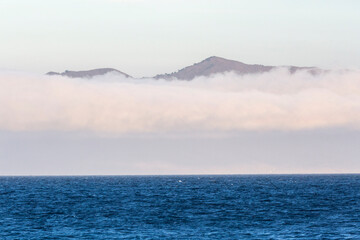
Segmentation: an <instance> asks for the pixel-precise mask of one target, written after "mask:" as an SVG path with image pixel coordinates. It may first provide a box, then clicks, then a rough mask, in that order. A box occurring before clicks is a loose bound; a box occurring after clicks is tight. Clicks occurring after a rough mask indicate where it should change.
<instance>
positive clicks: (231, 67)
mask: <svg viewBox="0 0 360 240" xmlns="http://www.w3.org/2000/svg"><path fill="white" fill-rule="evenodd" d="M285 67H287V68H288V69H289V72H290V73H294V72H296V71H298V70H308V71H310V73H312V74H317V73H318V71H319V69H317V68H314V67H295V66H285ZM274 68H277V67H276V66H264V65H258V64H253V65H250V64H245V63H242V62H238V61H234V60H228V59H225V58H221V57H215V56H213V57H209V58H207V59H205V60H203V61H201V62H199V63H195V64H193V65H192V66H188V67H185V68H183V69H181V70H179V71H177V72H173V73H170V74H160V75H156V76H155V77H154V78H155V79H173V78H176V79H179V80H192V79H194V78H195V77H199V76H210V75H212V74H216V73H223V72H230V71H232V72H235V73H237V74H240V75H244V74H256V73H264V72H268V71H271V70H273V69H274Z"/></svg>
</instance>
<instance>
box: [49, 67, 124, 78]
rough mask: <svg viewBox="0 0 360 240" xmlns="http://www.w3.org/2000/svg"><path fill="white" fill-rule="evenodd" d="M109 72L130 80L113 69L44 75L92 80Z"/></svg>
mask: <svg viewBox="0 0 360 240" xmlns="http://www.w3.org/2000/svg"><path fill="white" fill-rule="evenodd" d="M110 72H114V73H118V74H122V75H124V76H125V77H127V78H131V76H130V75H128V74H126V73H123V72H121V71H119V70H116V69H113V68H98V69H93V70H87V71H68V70H66V71H65V72H62V73H57V72H48V73H46V75H50V76H53V75H60V76H66V77H71V78H92V77H95V76H99V75H105V74H107V73H110Z"/></svg>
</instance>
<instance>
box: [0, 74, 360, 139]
mask: <svg viewBox="0 0 360 240" xmlns="http://www.w3.org/2000/svg"><path fill="white" fill-rule="evenodd" d="M327 127H347V128H354V129H359V128H360V72H359V71H329V72H327V73H323V74H320V75H316V76H313V75H311V74H308V73H307V72H305V71H304V72H298V73H296V74H293V75H291V74H289V73H288V71H287V70H286V69H278V70H276V71H272V72H269V73H264V74H259V75H245V76H238V75H236V74H234V73H226V74H218V75H215V76H211V77H199V78H196V79H194V80H193V81H166V80H154V79H124V78H122V77H121V76H118V75H112V74H108V75H106V76H102V77H97V78H93V79H71V78H66V77H59V76H43V75H34V74H25V73H14V72H1V73H0V130H7V131H39V130H40V131H42V130H55V131H93V132H100V133H116V134H125V133H126V134H128V133H148V132H150V133H151V132H192V131H205V132H206V131H238V130H239V131H241V130H303V129H314V128H327Z"/></svg>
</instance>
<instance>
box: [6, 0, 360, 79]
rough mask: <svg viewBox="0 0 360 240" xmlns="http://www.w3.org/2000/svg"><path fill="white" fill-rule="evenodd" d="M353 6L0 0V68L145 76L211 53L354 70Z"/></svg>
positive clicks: (353, 0) (359, 57) (350, 1)
mask: <svg viewBox="0 0 360 240" xmlns="http://www.w3.org/2000/svg"><path fill="white" fill-rule="evenodd" d="M359 8H360V2H359V1H357V0H344V1H339V0H329V1H326V2H325V1H320V0H304V1H287V0H273V1H267V0H251V1H235V0H222V1H219V0H197V1H190V0H185V1H184V0H182V1H180V0H167V1H165V0H151V1H144V0H61V1H58V0H53V1H44V0H32V1H28V0H1V1H0V29H1V38H0V43H1V44H0V52H1V55H0V68H1V69H5V70H19V71H28V72H37V73H44V72H48V71H60V72H62V71H64V70H66V69H68V70H83V69H92V68H100V67H113V68H117V69H119V70H120V71H123V72H126V73H128V74H129V75H132V76H135V77H143V76H149V77H150V76H154V75H156V74H160V73H165V72H173V71H176V70H178V69H180V68H183V67H185V66H188V65H191V64H193V63H195V62H199V61H201V60H203V59H205V58H207V57H209V56H220V57H224V58H229V59H234V60H238V61H242V62H245V63H259V64H265V65H266V64H267V65H298V66H318V67H323V68H348V67H350V68H358V67H359V65H360V49H359V47H358V43H359V42H360V28H359V27H358V26H357V25H358V23H359V22H360V15H359V14H358V9H359Z"/></svg>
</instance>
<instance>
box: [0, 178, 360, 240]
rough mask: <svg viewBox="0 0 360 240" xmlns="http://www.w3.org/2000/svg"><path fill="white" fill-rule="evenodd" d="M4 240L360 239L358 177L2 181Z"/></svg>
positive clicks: (0, 228)
mask: <svg viewBox="0 0 360 240" xmlns="http://www.w3.org/2000/svg"><path fill="white" fill-rule="evenodd" d="M0 239H360V175H247V176H246V175H223V176H203V175H201V176H79V177H0Z"/></svg>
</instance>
